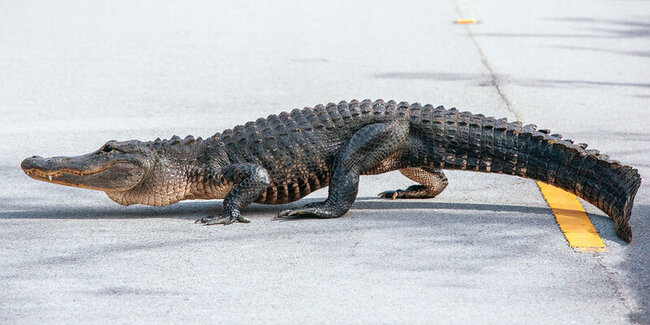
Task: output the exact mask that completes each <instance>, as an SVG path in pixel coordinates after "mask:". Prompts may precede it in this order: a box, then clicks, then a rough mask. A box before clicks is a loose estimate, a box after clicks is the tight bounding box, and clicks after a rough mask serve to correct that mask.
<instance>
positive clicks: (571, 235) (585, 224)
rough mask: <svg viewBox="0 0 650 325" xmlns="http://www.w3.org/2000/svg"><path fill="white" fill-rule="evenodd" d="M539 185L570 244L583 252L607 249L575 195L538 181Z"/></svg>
mask: <svg viewBox="0 0 650 325" xmlns="http://www.w3.org/2000/svg"><path fill="white" fill-rule="evenodd" d="M537 186H539V189H540V191H541V192H542V195H543V196H544V199H545V200H546V202H547V203H548V206H550V207H551V210H552V211H553V214H554V215H555V220H557V223H558V225H559V226H560V230H562V232H563V233H564V236H565V237H566V240H567V241H568V242H569V246H571V247H574V248H575V249H576V250H579V251H582V252H604V251H606V248H605V243H604V242H603V240H602V239H601V238H600V235H598V231H596V228H594V225H593V224H592V223H591V220H589V217H587V213H586V212H585V210H584V209H583V208H582V205H580V202H579V201H578V198H577V197H576V196H575V195H573V194H571V193H569V192H567V191H564V190H562V189H559V188H557V187H555V186H552V185H548V184H546V183H542V182H537Z"/></svg>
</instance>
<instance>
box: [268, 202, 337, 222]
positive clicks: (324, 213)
mask: <svg viewBox="0 0 650 325" xmlns="http://www.w3.org/2000/svg"><path fill="white" fill-rule="evenodd" d="M290 216H299V217H313V218H334V217H336V215H335V213H334V212H333V211H330V209H329V208H328V206H327V205H326V204H325V203H324V202H314V203H309V204H306V205H304V206H302V207H299V208H294V209H287V210H283V211H280V212H279V213H278V215H277V216H275V218H273V220H277V219H282V218H284V217H290Z"/></svg>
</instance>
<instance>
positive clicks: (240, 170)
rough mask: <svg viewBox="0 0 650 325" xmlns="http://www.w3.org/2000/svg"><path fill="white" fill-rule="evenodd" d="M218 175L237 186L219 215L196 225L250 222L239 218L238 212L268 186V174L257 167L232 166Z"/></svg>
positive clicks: (202, 219)
mask: <svg viewBox="0 0 650 325" xmlns="http://www.w3.org/2000/svg"><path fill="white" fill-rule="evenodd" d="M219 173H220V174H221V175H222V177H219V178H222V179H223V180H225V181H227V182H231V183H233V184H237V185H236V186H235V187H234V188H233V189H232V190H231V191H230V192H229V193H228V195H226V197H225V198H224V200H223V208H222V209H221V214H220V215H218V216H208V217H203V218H201V219H198V220H196V223H199V222H201V223H203V224H205V225H216V224H223V225H229V224H231V223H233V222H235V221H237V222H243V223H247V222H250V221H249V220H246V219H244V218H243V217H242V216H241V213H240V210H241V209H242V208H243V207H245V206H247V205H249V204H251V203H253V201H255V199H257V198H258V197H259V196H260V194H262V192H264V190H266V188H267V187H268V186H269V184H270V178H269V174H268V172H267V171H266V169H264V168H263V167H261V166H258V165H253V164H234V165H228V166H227V167H224V168H221V169H220V170H219ZM213 179H215V178H214V177H213Z"/></svg>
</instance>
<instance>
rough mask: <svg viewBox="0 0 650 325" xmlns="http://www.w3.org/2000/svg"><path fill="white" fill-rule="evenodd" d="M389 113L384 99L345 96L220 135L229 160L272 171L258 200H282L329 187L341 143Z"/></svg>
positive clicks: (267, 202)
mask: <svg viewBox="0 0 650 325" xmlns="http://www.w3.org/2000/svg"><path fill="white" fill-rule="evenodd" d="M405 114H406V113H405ZM391 118H392V116H391V114H390V113H388V112H387V111H386V109H385V106H384V105H383V102H375V103H373V102H371V101H369V100H364V101H362V102H358V101H356V100H353V101H351V102H350V103H347V102H344V101H343V102H340V103H339V104H338V105H337V104H334V103H329V104H327V106H323V105H317V106H315V107H314V108H311V107H306V108H304V109H302V110H300V109H294V110H293V111H291V112H290V113H287V112H282V113H280V114H279V115H270V116H268V117H267V118H260V119H258V120H256V121H255V122H248V123H246V124H244V125H238V126H236V127H234V128H233V129H231V130H226V131H224V132H223V133H221V134H218V135H216V136H217V137H218V138H219V140H220V141H222V142H223V143H224V144H225V147H226V148H227V151H228V156H229V158H230V161H231V163H242V162H246V163H254V164H259V165H261V166H263V167H264V168H265V169H266V170H267V171H269V173H270V174H271V180H272V184H271V186H269V188H268V189H267V191H266V193H264V194H262V196H261V197H260V198H259V199H258V200H257V202H259V203H266V204H281V203H287V202H291V201H295V200H297V199H299V198H301V197H304V196H305V195H307V194H309V193H311V192H313V191H315V190H317V189H319V188H322V187H325V186H327V185H328V184H329V177H330V168H331V166H332V163H333V161H334V159H335V157H336V155H337V154H338V152H339V149H340V148H341V146H342V145H343V143H345V141H347V140H349V139H350V138H351V137H352V135H353V134H354V133H355V132H356V131H357V130H359V129H361V128H362V127H364V126H366V125H368V124H373V123H377V122H381V121H386V120H388V119H391Z"/></svg>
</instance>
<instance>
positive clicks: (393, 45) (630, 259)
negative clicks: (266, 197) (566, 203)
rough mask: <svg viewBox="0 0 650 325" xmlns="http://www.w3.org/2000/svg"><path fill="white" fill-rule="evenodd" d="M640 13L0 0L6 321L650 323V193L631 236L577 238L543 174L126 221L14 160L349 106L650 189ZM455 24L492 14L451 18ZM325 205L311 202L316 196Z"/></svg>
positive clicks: (557, 1)
mask: <svg viewBox="0 0 650 325" xmlns="http://www.w3.org/2000/svg"><path fill="white" fill-rule="evenodd" d="M649 9H650V7H649V6H648V3H647V2H645V1H612V0H594V1H587V0H576V1H570V2H569V1H561V0H551V1H535V2H533V1H504V0H497V1H478V0H473V1H460V0H458V1H456V2H454V1H436V2H434V1H428V2H424V1H421V2H417V1H390V2H389V1H383V2H381V3H378V2H374V1H367V2H363V1H327V2H318V3H308V2H307V1H292V2H290V1H268V2H267V1H248V2H243V1H237V2H235V1H232V2H206V3H200V2H198V1H196V2H188V1H165V2H160V1H135V2H134V1H110V2H109V1H105V2H101V3H97V2H82V1H56V2H45V1H5V2H1V3H0V136H1V137H2V143H1V144H0V185H1V186H0V323H3V324H13V323H86V322H92V323H116V322H118V323H162V322H170V323H206V322H214V323H218V322H220V323H223V322H225V323H371V324H376V323H459V324H466V323H533V324H534V323H540V324H541V323H543V324H548V323H555V324H560V323H562V324H565V323H576V324H586V323H603V324H620V323H635V322H636V323H650V316H649V314H648V313H649V311H648V310H649V301H650V270H649V268H650V257H649V256H650V245H649V239H650V222H649V219H648V216H649V214H650V196H649V191H648V189H649V188H648V185H647V184H648V182H647V181H646V183H644V184H642V187H641V189H640V190H639V193H638V195H637V199H636V204H635V209H634V212H633V215H632V220H631V225H632V228H633V231H634V234H635V237H634V240H633V242H632V244H629V245H628V244H625V243H624V242H622V241H621V240H619V239H618V238H617V237H616V235H615V234H614V230H613V224H612V222H611V220H610V219H609V218H607V217H606V216H605V214H604V213H603V212H601V211H599V210H598V209H596V208H594V207H593V206H591V205H588V204H585V208H586V209H587V211H588V213H589V216H590V218H591V220H592V222H593V223H594V224H595V226H596V228H597V229H598V231H599V232H600V234H601V236H602V237H603V239H604V240H605V242H606V244H607V247H608V250H609V251H608V252H605V253H578V252H575V251H574V250H573V249H571V248H569V247H568V245H567V242H566V240H565V239H564V238H563V236H562V234H561V232H560V231H559V230H558V227H557V224H556V223H555V220H554V218H553V215H552V213H551V211H550V209H549V208H548V206H547V205H546V203H545V202H544V200H543V198H542V196H541V195H540V193H539V190H538V189H537V187H536V185H535V183H534V182H533V181H530V180H525V179H520V178H514V177H509V176H500V175H484V174H477V173H470V172H449V173H448V176H449V180H450V185H449V187H448V188H447V190H446V191H445V192H443V193H442V194H441V195H440V196H439V197H437V198H436V199H433V200H412V201H393V202H391V201H385V200H379V199H376V198H375V197H374V196H375V195H376V194H377V193H378V192H380V191H383V190H387V189H393V188H395V187H401V188H403V187H405V186H408V185H409V184H410V182H409V181H408V180H407V179H405V178H404V177H402V176H401V175H400V174H399V173H389V174H385V175H381V176H374V177H363V178H362V181H361V187H360V190H359V198H358V200H357V202H356V203H355V205H354V206H353V208H352V210H351V211H350V212H349V213H348V214H347V215H346V216H345V217H344V218H341V219H336V220H309V219H308V220H292V221H272V216H273V215H274V214H275V213H276V212H277V211H279V210H281V209H283V208H285V207H286V206H262V205H253V206H251V207H250V208H249V209H247V210H246V211H245V216H246V217H247V218H249V219H251V220H252V222H251V223H250V224H235V225H232V226H228V227H202V226H198V225H195V224H194V223H193V220H194V219H196V218H199V217H202V216H205V215H208V214H210V213H212V212H213V211H214V210H215V209H218V208H219V207H220V204H221V203H220V202H219V201H201V202H198V201H197V202H183V203H180V204H177V205H174V206H170V207H166V208H155V207H146V206H131V207H122V206H119V205H117V204H115V203H113V202H112V201H110V200H109V199H108V198H107V197H106V195H105V194H103V193H101V192H93V191H87V190H82V189H75V188H66V187H61V186H55V185H52V184H46V183H42V182H36V181H33V180H31V179H29V178H28V177H27V176H26V175H24V174H23V173H22V172H21V170H20V168H19V165H20V161H21V160H22V159H23V158H25V157H27V156H31V155H34V154H38V155H42V156H54V155H74V154H81V153H86V152H90V151H92V150H95V149H96V148H98V147H99V146H101V145H102V144H103V143H104V142H105V141H106V140H109V139H118V140H128V139H141V140H148V139H155V138H157V137H163V138H164V137H167V138H168V137H171V136H172V135H173V134H178V135H181V136H185V135H187V134H192V135H195V136H199V135H201V136H204V137H205V136H210V135H212V134H214V133H215V132H217V131H221V130H223V129H226V128H230V127H232V126H234V125H236V124H242V123H244V122H246V121H249V120H255V119H257V118H258V117H262V116H266V115H268V114H272V113H278V112H280V111H283V110H290V109H293V108H296V107H303V106H313V105H315V104H318V103H327V102H330V101H334V102H338V101H339V100H342V99H346V100H350V99H353V98H357V99H363V98H371V99H376V98H383V99H386V100H387V99H395V100H397V101H401V100H406V101H411V102H415V101H418V102H421V103H431V104H435V105H438V104H443V105H445V106H447V107H451V106H456V107H458V108H459V109H462V110H470V111H472V112H476V113H483V114H486V115H493V116H496V117H509V118H515V117H518V118H520V119H521V120H522V121H524V122H525V123H535V124H537V125H539V126H540V128H549V129H551V130H553V131H554V132H559V133H562V134H564V135H565V137H568V138H573V139H575V140H576V141H578V142H586V143H589V144H590V146H591V147H594V148H598V149H600V150H601V151H602V152H605V153H609V154H610V155H611V156H612V157H613V158H615V159H618V160H621V161H622V162H623V163H626V164H630V165H633V166H635V167H636V168H638V169H639V171H640V173H641V174H642V176H643V177H646V178H647V177H648V175H650V149H649V147H650V131H648V125H649V122H648V116H647V114H648V107H649V105H648V104H649V103H650V80H649V76H650V73H649V72H650V69H649V68H650V64H649V62H650V24H649V23H648V21H649V20H648V18H650V17H649V16H648V12H649V11H648V10H649ZM459 17H472V18H477V19H479V21H480V23H479V24H476V25H470V26H465V25H456V24H453V23H452V22H453V21H454V20H455V19H456V18H459ZM325 195H326V191H323V190H321V191H318V192H316V193H314V194H312V195H311V196H309V197H308V198H306V199H304V200H303V201H301V202H298V203H297V204H303V203H304V202H305V201H310V200H319V199H322V198H323V197H325Z"/></svg>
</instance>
